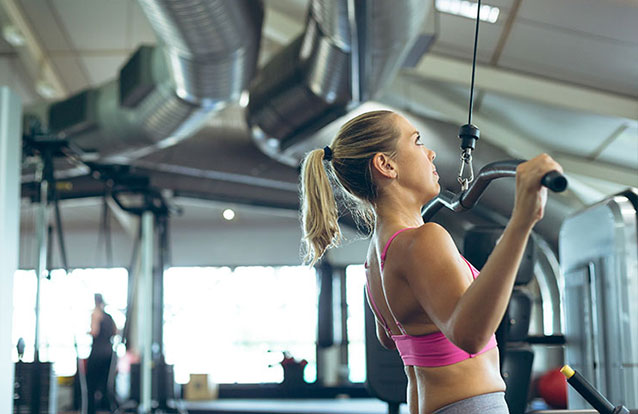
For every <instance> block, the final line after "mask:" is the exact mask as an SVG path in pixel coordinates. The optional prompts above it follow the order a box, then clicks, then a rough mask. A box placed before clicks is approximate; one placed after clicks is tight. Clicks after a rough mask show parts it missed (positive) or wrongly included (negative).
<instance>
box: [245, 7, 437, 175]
mask: <svg viewBox="0 0 638 414" xmlns="http://www.w3.org/2000/svg"><path fill="white" fill-rule="evenodd" d="M430 3H431V2H423V1H422V0H400V1H387V0H312V2H311V4H310V8H309V12H308V23H307V26H306V30H305V32H304V34H303V35H301V36H300V37H299V38H298V39H296V40H295V41H293V42H292V43H291V44H290V45H288V46H287V47H286V48H285V49H284V50H283V51H282V52H281V53H279V54H278V55H276V56H274V57H273V58H272V59H271V61H270V62H269V63H268V64H267V65H266V66H265V67H264V69H263V70H262V71H261V72H260V73H259V74H258V75H257V77H256V78H255V80H254V81H253V83H252V85H251V88H250V103H249V105H248V111H247V119H248V121H249V123H250V124H251V127H252V130H253V138H254V140H255V142H256V144H257V146H259V148H261V149H262V151H264V152H265V153H266V154H268V155H269V156H271V157H273V158H275V159H277V160H279V161H281V162H284V163H286V164H289V165H293V166H296V165H297V164H298V162H299V157H298V155H296V151H295V146H296V145H298V144H299V143H300V142H304V141H306V140H307V139H308V138H309V137H311V136H313V135H314V134H315V133H316V132H317V131H319V130H320V129H321V128H323V127H324V126H326V125H327V124H329V123H330V122H332V121H334V120H336V119H337V118H339V117H340V116H343V115H344V114H346V113H348V112H349V111H350V110H352V109H353V108H355V107H356V106H358V104H359V103H360V102H363V101H366V100H369V99H372V98H374V96H375V94H377V92H379V91H380V90H382V89H383V87H384V86H386V85H387V84H388V82H389V81H390V80H391V79H392V78H393V76H394V75H395V74H396V72H397V70H398V69H399V67H400V66H401V63H402V61H403V59H404V58H405V56H406V55H407V53H408V52H409V51H410V48H411V46H412V44H413V43H414V41H415V40H416V38H417V37H418V35H419V32H420V29H421V28H422V25H423V22H424V20H425V17H426V16H427V14H428V12H429V10H430V7H431V5H430Z"/></svg>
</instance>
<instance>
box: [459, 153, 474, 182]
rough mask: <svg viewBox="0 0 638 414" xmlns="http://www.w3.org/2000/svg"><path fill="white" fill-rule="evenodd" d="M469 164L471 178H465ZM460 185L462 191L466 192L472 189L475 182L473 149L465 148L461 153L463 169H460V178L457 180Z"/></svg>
mask: <svg viewBox="0 0 638 414" xmlns="http://www.w3.org/2000/svg"><path fill="white" fill-rule="evenodd" d="M466 164H467V166H468V170H469V177H467V178H465V177H463V171H464V169H465V165H466ZM457 181H458V182H459V184H461V191H466V190H467V189H468V188H469V187H470V183H471V182H472V181H474V168H473V167H472V149H471V148H465V149H464V150H463V151H462V152H461V167H460V168H459V176H458V178H457Z"/></svg>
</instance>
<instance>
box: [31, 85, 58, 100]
mask: <svg viewBox="0 0 638 414" xmlns="http://www.w3.org/2000/svg"><path fill="white" fill-rule="evenodd" d="M35 90H36V92H38V94H40V96H41V97H43V98H45V99H51V98H55V97H56V96H57V94H58V92H57V91H56V90H55V88H54V87H53V86H52V85H51V84H50V83H49V82H47V81H44V80H39V81H38V82H36V84H35Z"/></svg>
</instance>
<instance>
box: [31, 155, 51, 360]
mask: <svg viewBox="0 0 638 414" xmlns="http://www.w3.org/2000/svg"><path fill="white" fill-rule="evenodd" d="M44 164H45V160H44V159H40V161H39V163H38V166H37V170H36V180H37V181H40V203H39V205H38V209H37V213H36V214H37V215H36V225H35V233H36V240H37V246H36V247H37V249H38V250H37V256H36V257H37V258H38V264H37V269H36V285H35V286H36V288H35V344H34V349H35V354H34V356H33V360H34V361H35V362H39V361H40V281H41V280H42V278H43V277H46V271H47V269H46V267H47V249H48V240H49V238H48V234H47V230H48V229H47V227H48V225H49V200H48V198H49V197H48V194H49V183H48V181H47V180H46V179H45V177H44V168H45V165H44Z"/></svg>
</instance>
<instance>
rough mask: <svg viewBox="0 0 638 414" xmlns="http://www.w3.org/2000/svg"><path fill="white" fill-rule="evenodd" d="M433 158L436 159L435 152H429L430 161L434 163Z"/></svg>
mask: <svg viewBox="0 0 638 414" xmlns="http://www.w3.org/2000/svg"><path fill="white" fill-rule="evenodd" d="M435 158H436V152H434V151H432V150H430V161H434V159H435Z"/></svg>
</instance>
